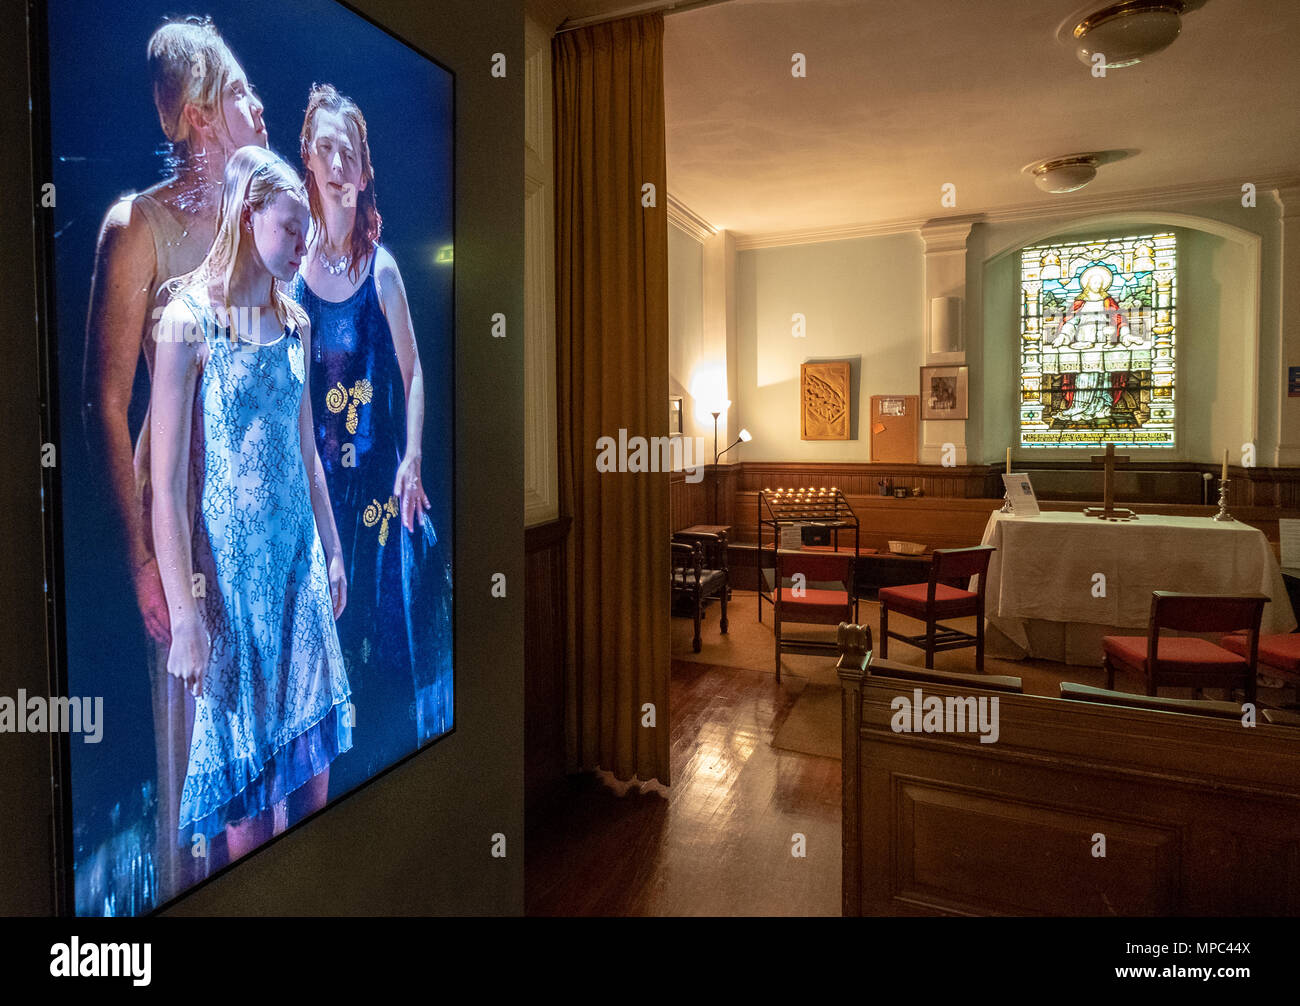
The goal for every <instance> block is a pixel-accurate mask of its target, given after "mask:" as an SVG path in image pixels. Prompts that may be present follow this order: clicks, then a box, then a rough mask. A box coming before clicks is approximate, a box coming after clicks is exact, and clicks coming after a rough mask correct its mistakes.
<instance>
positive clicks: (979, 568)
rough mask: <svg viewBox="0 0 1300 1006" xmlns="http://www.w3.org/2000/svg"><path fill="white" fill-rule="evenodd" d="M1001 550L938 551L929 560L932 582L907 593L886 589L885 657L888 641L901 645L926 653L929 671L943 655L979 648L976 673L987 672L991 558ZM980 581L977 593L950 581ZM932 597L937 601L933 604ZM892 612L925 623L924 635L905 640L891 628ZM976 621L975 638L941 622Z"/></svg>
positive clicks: (986, 547) (882, 627) (983, 547)
mask: <svg viewBox="0 0 1300 1006" xmlns="http://www.w3.org/2000/svg"><path fill="white" fill-rule="evenodd" d="M996 551H997V549H995V548H993V547H992V546H989V545H977V546H975V547H974V548H936V549H935V550H934V552H933V553H931V556H930V579H929V580H927V581H926V582H925V583H909V584H907V585H905V586H902V587H885V588H884V589H882V590H881V591H879V593H878V595H877V596H878V597H879V598H880V655H881V656H882V657H884V658H885V659H888V658H889V641H890V640H891V639H898V640H901V641H902V642H904V643H907V644H909V645H911V646H915V647H917V648H918V649H922V650H924V651H925V666H926V667H934V655H935V654H936V653H939V652H942V651H943V650H956V649H960V648H962V647H965V646H973V647H975V670H976V671H977V672H980V673H982V672H983V671H984V584H985V583H986V582H987V581H988V570H989V558H990V557H991V556H992V555H993V553H994V552H996ZM972 576H978V577H979V590H978V592H972V591H969V590H963V589H962V588H961V587H954V586H952V585H951V582H950V581H954V580H955V581H957V582H959V583H969V582H970V578H971V577H972ZM931 591H933V592H934V594H933V597H934V601H933V602H931V601H930V597H931V593H930V592H931ZM891 612H902V613H903V614H904V615H910V616H911V617H912V618H915V619H917V620H918V621H922V622H924V623H925V632H924V633H919V634H917V635H914V636H913V635H905V634H904V633H901V632H898V631H896V630H894V629H891V628H890V627H889V615H890V613H891ZM965 615H974V616H975V634H974V635H971V634H970V633H969V632H963V631H962V630H961V629H958V628H956V627H954V626H951V625H942V624H940V622H939V619H941V618H961V617H962V616H965Z"/></svg>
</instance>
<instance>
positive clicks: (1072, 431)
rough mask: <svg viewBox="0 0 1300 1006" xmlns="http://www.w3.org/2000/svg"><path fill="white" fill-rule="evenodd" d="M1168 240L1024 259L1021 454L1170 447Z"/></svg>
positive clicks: (1079, 244)
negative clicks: (1031, 449)
mask: <svg viewBox="0 0 1300 1006" xmlns="http://www.w3.org/2000/svg"><path fill="white" fill-rule="evenodd" d="M1176 263H1177V248H1176V241H1175V237H1174V235H1173V234H1143V235H1135V236H1131V237H1122V238H1108V239H1102V240H1094V241H1075V242H1071V241H1059V242H1056V243H1053V244H1050V245H1036V246H1034V247H1032V248H1025V249H1022V251H1021V253H1020V445H1021V446H1022V447H1089V448H1097V447H1103V446H1105V445H1106V444H1119V445H1126V446H1145V447H1173V446H1174V369H1175V368H1174V335H1175V327H1176V311H1175V288H1176V285H1175V279H1176V273H1177V265H1176Z"/></svg>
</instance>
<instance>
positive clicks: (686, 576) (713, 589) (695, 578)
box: [672, 535, 731, 653]
mask: <svg viewBox="0 0 1300 1006" xmlns="http://www.w3.org/2000/svg"><path fill="white" fill-rule="evenodd" d="M690 537H691V538H692V539H700V538H714V539H716V538H718V536H717V535H691V536H690ZM705 544H706V543H705V542H702V541H699V540H690V541H678V540H677V539H676V538H674V540H673V542H672V599H673V602H674V603H676V602H677V601H678V600H679V599H680V600H684V601H685V602H686V603H688V604H689V605H690V607H691V610H692V613H693V614H694V616H695V638H694V640H692V642H691V646H692V648H693V649H694V650H695V652H696V653H699V652H700V648H701V645H702V644H701V641H700V620H701V618H703V616H704V604H705V602H706V601H707V600H708V599H709V598H711V597H716V598H717V599H718V602H719V604H720V606H721V607H720V612H721V620H720V622H719V625H718V628H719V630H720V631H721V632H722V634H723V635H726V633H727V594H728V592H729V591H730V588H731V585H730V583H729V582H728V577H727V567H726V548H725V545H724V546H723V547H722V548H721V552H722V568H721V569H714V568H711V567H710V565H709V559H712V558H713V556H706V553H705ZM714 554H715V555H716V553H714Z"/></svg>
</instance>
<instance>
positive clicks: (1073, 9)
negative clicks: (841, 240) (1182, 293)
mask: <svg viewBox="0 0 1300 1006" xmlns="http://www.w3.org/2000/svg"><path fill="white" fill-rule="evenodd" d="M1080 2H1081V0H729V2H727V3H722V4H719V5H716V6H711V7H704V8H700V9H696V10H689V11H683V12H680V13H675V14H671V15H669V16H667V17H666V18H665V21H664V24H665V38H664V86H665V92H666V94H665V101H666V115H667V145H668V187H669V191H670V193H671V194H672V195H673V196H674V197H675V198H676V199H677V200H678V201H679V202H681V203H682V204H684V205H685V206H686V207H687V208H689V210H690V211H692V212H694V213H695V214H697V215H698V216H700V217H702V218H704V220H706V221H707V222H708V223H709V224H711V225H713V226H714V227H718V228H728V229H731V230H734V231H736V232H738V234H739V236H740V237H741V238H742V239H743V238H748V239H761V238H762V237H763V236H765V235H766V236H773V235H777V234H783V233H786V232H796V231H801V230H818V229H823V228H848V227H853V226H864V225H865V226H870V225H875V224H881V223H886V222H890V221H903V220H916V219H926V218H930V217H937V216H951V215H956V214H961V215H964V214H970V213H987V212H998V211H1008V210H1010V209H1012V208H1016V209H1020V208H1027V209H1029V210H1031V211H1032V210H1033V209H1034V208H1035V207H1040V206H1041V207H1042V208H1047V207H1048V206H1050V205H1052V204H1059V205H1060V206H1061V207H1062V208H1063V209H1064V208H1066V204H1068V203H1069V201H1070V200H1079V199H1080V198H1085V199H1087V198H1092V197H1096V196H1113V195H1116V194H1119V193H1126V192H1132V191H1142V190H1161V189H1165V188H1169V187H1173V186H1177V187H1180V188H1181V187H1185V186H1191V185H1197V184H1202V183H1207V182H1220V181H1222V182H1225V183H1228V184H1229V185H1231V186H1232V188H1234V189H1239V188H1240V184H1241V183H1242V182H1246V181H1255V182H1257V184H1258V183H1260V182H1261V181H1264V180H1273V181H1276V180H1277V179H1279V178H1283V177H1296V176H1300V130H1298V129H1297V116H1296V111H1297V104H1298V96H1300V58H1297V56H1296V54H1295V45H1296V42H1297V39H1298V38H1300V3H1296V2H1294V0H1208V2H1207V3H1206V4H1205V6H1204V7H1202V8H1201V9H1200V10H1196V11H1193V12H1191V13H1189V14H1187V15H1185V17H1184V24H1183V32H1182V35H1181V36H1180V37H1179V38H1178V39H1177V40H1176V41H1175V42H1174V43H1173V45H1172V46H1170V47H1169V48H1168V49H1166V50H1165V51H1164V52H1162V53H1158V54H1156V55H1155V56H1153V57H1150V58H1149V59H1148V60H1145V61H1143V62H1142V63H1140V64H1138V65H1137V66H1132V67H1127V68H1124V69H1118V70H1111V71H1110V72H1109V73H1108V74H1107V76H1106V77H1105V78H1095V77H1093V76H1092V74H1091V72H1090V69H1089V67H1088V66H1086V65H1085V64H1083V63H1081V62H1080V61H1079V60H1078V59H1077V58H1076V56H1075V55H1074V53H1073V51H1072V50H1071V49H1069V48H1066V47H1064V46H1062V45H1060V44H1059V43H1058V42H1057V41H1056V31H1057V28H1058V26H1059V25H1060V24H1061V22H1062V21H1063V20H1064V19H1065V18H1066V17H1067V16H1069V15H1071V14H1074V13H1077V12H1078V10H1079V5H1080ZM551 4H552V7H553V8H554V7H555V6H557V5H558V7H560V8H562V13H563V14H564V15H568V16H571V17H583V16H589V15H592V14H601V13H613V12H616V11H626V10H627V9H628V8H629V6H630V5H629V4H628V2H627V0H622V2H620V0H551ZM1097 6H1104V0H1098V3H1097ZM794 52H802V53H804V54H805V56H806V58H807V77H806V78H804V79H797V78H795V77H793V76H792V75H791V73H790V67H791V55H792V54H793V53H794ZM1103 150H1110V151H1127V152H1128V153H1129V155H1130V156H1128V157H1127V158H1125V159H1122V160H1120V161H1118V162H1116V163H1112V164H1108V165H1105V166H1103V167H1102V168H1101V171H1100V174H1099V175H1098V177H1097V179H1096V180H1095V181H1093V182H1092V183H1091V184H1090V185H1088V186H1087V187H1086V188H1084V189H1082V190H1080V191H1079V192H1078V193H1074V194H1069V195H1055V196H1054V195H1048V194H1046V193H1042V192H1040V191H1039V190H1038V189H1037V188H1035V187H1034V185H1033V182H1032V181H1031V180H1030V179H1029V177H1028V176H1027V175H1024V174H1022V173H1021V168H1022V167H1024V166H1025V165H1026V164H1027V163H1029V162H1031V161H1036V160H1039V159H1043V158H1049V157H1057V156H1062V155H1065V154H1071V153H1077V152H1088V151H1103ZM947 182H951V183H953V184H954V185H955V186H956V190H957V205H956V207H955V208H952V207H945V206H942V205H941V203H940V195H941V192H940V190H941V187H942V186H943V185H944V184H945V183H947ZM1261 188H1263V185H1261ZM1225 191H1227V189H1225ZM1265 198H1266V197H1265Z"/></svg>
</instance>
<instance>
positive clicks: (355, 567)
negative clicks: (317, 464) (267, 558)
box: [291, 253, 452, 775]
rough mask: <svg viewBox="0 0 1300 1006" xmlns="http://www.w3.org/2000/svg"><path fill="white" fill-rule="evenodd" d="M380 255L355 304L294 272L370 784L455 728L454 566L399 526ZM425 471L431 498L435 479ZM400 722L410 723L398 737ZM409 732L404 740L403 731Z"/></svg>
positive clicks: (396, 382)
mask: <svg viewBox="0 0 1300 1006" xmlns="http://www.w3.org/2000/svg"><path fill="white" fill-rule="evenodd" d="M375 257H376V255H375V254H373V253H372V254H371V256H370V263H369V268H368V271H367V275H366V278H365V280H364V281H363V282H362V284H361V286H360V287H358V288H357V290H356V291H355V292H354V293H353V294H352V296H351V297H349V298H347V299H346V300H343V301H327V300H323V299H321V298H320V297H318V296H316V294H315V293H313V292H312V290H311V288H310V287H308V286H307V284H306V282H305V281H304V280H303V277H302V275H301V274H300V275H299V276H298V277H297V278H296V279H295V280H294V283H293V286H292V288H291V293H292V295H293V297H294V298H295V299H296V300H297V301H298V303H299V304H301V305H302V306H303V308H304V309H305V310H306V312H307V315H308V317H310V319H311V330H312V338H311V355H312V359H311V396H312V403H311V404H312V418H313V421H314V422H315V424H316V447H317V450H318V451H319V453H320V456H321V463H322V464H323V465H324V467H325V472H326V481H327V482H328V484H329V489H330V501H331V503H332V505H333V508H334V519H335V521H336V523H337V524H338V529H339V537H340V539H341V541H342V543H343V555H344V559H345V562H346V567H347V575H348V606H347V610H346V611H344V613H343V616H342V618H340V619H339V623H338V629H339V639H340V642H341V644H342V647H343V656H344V659H345V661H346V662H347V667H348V675H349V679H350V680H351V681H352V682H353V684H354V686H355V687H356V689H357V698H356V700H355V701H356V705H357V724H358V729H359V730H360V731H361V732H362V734H363V737H364V739H363V740H362V741H361V742H359V743H361V744H362V745H364V746H365V748H366V751H367V758H368V763H367V765H366V772H367V775H368V774H370V773H371V772H374V771H376V770H378V769H380V768H383V767H385V766H386V765H387V764H389V763H391V761H392V760H394V759H395V758H398V757H401V756H402V755H404V754H407V753H409V752H410V750H411V749H412V747H413V744H412V734H413V735H414V741H415V744H422V743H424V742H425V741H426V740H429V739H430V738H433V737H437V736H439V735H440V734H442V733H444V732H446V731H447V730H448V729H450V727H451V725H452V626H451V617H452V613H451V596H452V595H451V590H452V586H451V566H450V561H449V556H448V555H447V554H446V552H445V551H444V549H443V546H442V544H441V543H440V542H439V540H438V537H437V535H436V533H435V531H434V527H433V523H432V522H431V521H430V520H429V516H428V514H427V513H425V512H424V510H423V508H422V507H421V508H419V509H417V524H416V528H415V531H414V532H411V531H407V530H406V528H405V527H403V526H402V519H401V512H400V508H399V505H398V501H397V499H396V497H394V496H393V482H394V480H395V478H396V476H397V468H398V465H399V464H400V463H401V461H402V458H403V456H404V454H405V449H406V391H405V384H404V382H403V380H402V372H401V368H400V366H399V365H398V361H397V352H396V350H395V349H394V348H393V334H392V330H391V329H390V328H389V325H388V319H387V318H386V317H385V315H384V312H383V309H382V308H381V307H380V303H379V292H378V289H377V287H376V285H375ZM437 474H438V473H434V472H429V471H423V472H422V473H421V475H422V479H423V481H424V484H425V487H426V492H427V493H428V494H429V496H431V497H432V496H433V495H434V493H435V485H436V475H437ZM402 713H405V714H406V715H407V717H408V718H409V719H413V720H414V723H413V724H411V725H410V727H409V728H405V729H403V728H399V726H398V722H397V718H398V717H399V716H401V714H402ZM408 729H409V732H408Z"/></svg>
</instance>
